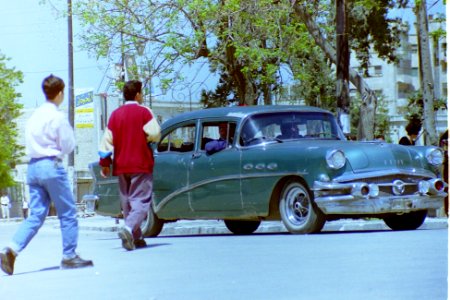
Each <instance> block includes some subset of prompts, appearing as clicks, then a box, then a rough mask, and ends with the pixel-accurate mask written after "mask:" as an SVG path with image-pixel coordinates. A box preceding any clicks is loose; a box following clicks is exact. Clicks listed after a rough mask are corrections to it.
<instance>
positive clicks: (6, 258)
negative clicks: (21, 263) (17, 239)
mask: <svg viewBox="0 0 450 300" xmlns="http://www.w3.org/2000/svg"><path fill="white" fill-rule="evenodd" d="M16 256H17V255H16V254H14V252H13V251H12V249H11V248H9V247H6V248H5V249H3V251H2V252H0V261H1V268H2V270H3V272H5V273H6V274H8V275H12V274H13V273H14V261H15V260H16Z"/></svg>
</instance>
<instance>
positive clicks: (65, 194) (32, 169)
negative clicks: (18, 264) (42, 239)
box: [12, 157, 78, 259]
mask: <svg viewBox="0 0 450 300" xmlns="http://www.w3.org/2000/svg"><path fill="white" fill-rule="evenodd" d="M27 183H28V184H29V186H30V210H31V213H30V215H29V216H28V218H27V219H25V220H24V221H23V223H22V224H21V226H20V227H19V229H18V231H17V232H16V234H15V235H14V237H13V240H12V245H13V247H12V248H13V250H14V251H16V252H20V251H22V250H23V249H24V248H25V247H26V246H27V245H28V243H29V242H30V241H31V239H32V238H33V237H34V236H35V235H36V233H37V232H38V231H39V228H41V226H42V224H44V221H45V218H46V216H47V215H48V211H49V208H50V203H51V202H53V203H54V204H55V208H56V212H57V214H58V218H59V222H60V225H61V234H62V244H63V258H66V259H67V258H72V257H74V256H75V255H76V253H75V249H76V248H77V242H78V220H77V209H76V205H75V202H74V199H73V195H72V191H71V189H70V185H69V180H68V178H67V172H66V170H65V169H64V167H63V166H62V163H61V162H60V161H58V160H56V159H55V158H50V157H49V158H43V159H32V160H31V161H30V164H29V165H28V174H27Z"/></svg>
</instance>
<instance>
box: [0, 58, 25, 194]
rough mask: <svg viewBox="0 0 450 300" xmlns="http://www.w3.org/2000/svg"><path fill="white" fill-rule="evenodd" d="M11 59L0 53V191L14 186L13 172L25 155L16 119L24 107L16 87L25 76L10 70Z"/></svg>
mask: <svg viewBox="0 0 450 300" xmlns="http://www.w3.org/2000/svg"><path fill="white" fill-rule="evenodd" d="M8 60H9V59H8V58H6V57H5V56H4V55H3V54H1V53H0V189H4V188H6V187H10V186H13V185H14V184H15V183H14V180H13V177H12V175H11V170H12V169H13V168H14V167H15V165H16V163H17V162H18V161H19V160H20V158H21V157H22V156H23V155H24V154H23V146H21V145H19V144H18V143H17V139H18V130H17V124H16V123H15V121H14V120H15V119H16V118H17V117H19V116H20V114H21V112H20V110H21V108H22V105H21V104H19V103H16V102H15V100H16V99H17V98H19V97H20V94H19V93H17V92H16V90H15V87H16V86H17V85H18V84H20V83H22V80H23V74H22V72H20V71H16V70H15V69H14V68H12V69H11V68H8V67H7V65H6V63H7V61H8Z"/></svg>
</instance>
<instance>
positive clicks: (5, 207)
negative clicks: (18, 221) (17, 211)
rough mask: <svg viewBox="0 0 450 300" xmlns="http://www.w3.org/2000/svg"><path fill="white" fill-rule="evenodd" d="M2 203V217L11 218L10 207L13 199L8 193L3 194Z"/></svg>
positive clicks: (0, 201) (0, 199)
mask: <svg viewBox="0 0 450 300" xmlns="http://www.w3.org/2000/svg"><path fill="white" fill-rule="evenodd" d="M0 203H1V205H2V218H4V219H9V209H10V208H11V201H10V200H9V196H8V194H6V193H3V194H2V196H1V198H0Z"/></svg>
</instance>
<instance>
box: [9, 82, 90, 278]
mask: <svg viewBox="0 0 450 300" xmlns="http://www.w3.org/2000/svg"><path fill="white" fill-rule="evenodd" d="M42 89H43V91H44V94H45V96H46V99H47V101H46V102H45V103H44V104H42V105H41V106H40V107H39V108H38V109H36V111H35V112H34V113H33V115H32V116H31V117H30V119H29V120H28V122H27V126H26V130H25V142H26V151H27V155H28V156H29V157H30V162H29V164H28V170H27V184H28V185H29V189H30V197H29V199H30V209H31V213H30V215H29V216H28V218H26V219H25V220H24V221H23V222H22V224H21V226H20V227H19V229H18V230H17V232H16V234H15V235H14V236H13V239H12V241H11V243H10V244H9V246H8V247H6V248H5V249H3V250H2V251H1V252H0V260H1V266H0V267H1V269H2V270H3V271H4V272H5V273H7V274H8V275H12V274H13V272H14V261H15V259H16V256H17V255H18V254H19V253H20V251H22V250H23V249H24V248H25V247H26V246H27V245H28V243H29V242H30V241H31V239H32V238H33V237H34V236H35V234H36V233H37V232H38V231H39V228H41V226H42V224H43V223H44V221H45V218H46V216H47V215H48V211H49V207H50V203H51V202H52V201H53V202H54V204H55V207H56V211H57V214H58V218H59V221H60V225H61V234H62V244H63V255H62V261H61V269H73V268H82V267H87V266H93V263H92V261H91V260H84V259H82V258H81V257H79V256H78V255H77V253H76V252H75V250H76V248H77V244H78V220H77V210H76V205H75V201H74V199H73V195H72V191H71V188H70V184H69V180H68V176H67V172H66V170H65V169H64V167H63V165H62V158H63V157H64V156H65V155H66V154H69V153H71V152H72V151H73V149H74V148H75V136H74V132H73V129H72V127H71V126H70V124H69V122H68V120H67V118H66V116H65V115H64V114H63V113H62V112H61V111H59V109H58V107H59V105H60V104H61V103H62V102H63V100H64V81H63V80H62V79H61V78H58V77H56V76H53V75H50V76H48V77H47V78H45V79H44V81H43V82H42Z"/></svg>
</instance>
